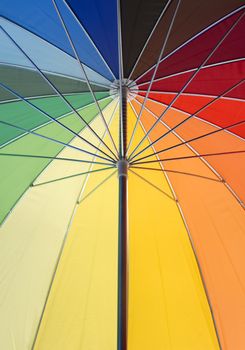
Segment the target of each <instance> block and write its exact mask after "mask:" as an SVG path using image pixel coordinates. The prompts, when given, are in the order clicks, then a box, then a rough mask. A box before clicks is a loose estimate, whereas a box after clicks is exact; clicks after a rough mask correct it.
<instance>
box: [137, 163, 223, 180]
mask: <svg viewBox="0 0 245 350" xmlns="http://www.w3.org/2000/svg"><path fill="white" fill-rule="evenodd" d="M131 169H142V170H153V171H161V172H163V171H165V172H166V173H174V174H180V175H189V176H195V177H199V178H201V179H205V180H211V181H215V182H222V181H221V180H219V179H214V178H212V177H208V176H203V175H199V174H194V173H189V172H185V171H178V170H172V169H166V168H164V170H163V169H159V168H149V167H142V166H133V165H132V166H131Z"/></svg>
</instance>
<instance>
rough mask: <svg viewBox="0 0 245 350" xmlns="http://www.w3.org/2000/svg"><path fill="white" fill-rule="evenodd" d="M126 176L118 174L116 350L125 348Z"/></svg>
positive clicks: (126, 285)
mask: <svg viewBox="0 0 245 350" xmlns="http://www.w3.org/2000/svg"><path fill="white" fill-rule="evenodd" d="M127 181H128V180H127V176H126V175H121V176H120V175H119V239H118V350H126V349H127V299H128V298H127V294H128V292H127V290H128V283H127V275H128V274H127V270H128V268H127V265H128V259H127V255H128V249H127V247H128V235H127V231H128V230H127V229H128V227H127Z"/></svg>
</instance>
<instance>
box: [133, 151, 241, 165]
mask: <svg viewBox="0 0 245 350" xmlns="http://www.w3.org/2000/svg"><path fill="white" fill-rule="evenodd" d="M240 153H245V150H239V151H229V152H217V153H204V154H196V155H193V156H183V157H173V158H163V159H158V160H147V161H144V162H140V161H135V162H132V163H130V164H131V165H134V164H135V165H136V164H149V163H159V162H169V161H176V160H184V159H192V158H201V157H211V156H223V155H227V154H240ZM155 154H156V155H157V154H158V152H156V153H155Z"/></svg>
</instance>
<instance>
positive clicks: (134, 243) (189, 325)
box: [128, 109, 219, 350]
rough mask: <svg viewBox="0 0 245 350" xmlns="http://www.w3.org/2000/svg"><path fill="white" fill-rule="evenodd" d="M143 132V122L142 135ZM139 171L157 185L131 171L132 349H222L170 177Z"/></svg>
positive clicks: (130, 309)
mask: <svg viewBox="0 0 245 350" xmlns="http://www.w3.org/2000/svg"><path fill="white" fill-rule="evenodd" d="M132 113H133V112H132V110H131V109H130V110H129V120H133V114H132ZM142 132H143V131H142V130H140V128H139V129H138V133H137V134H136V139H137V140H138V141H139V140H140V139H141V138H142V136H143V134H142ZM136 139H135V141H136ZM134 171H135V172H136V173H137V174H138V175H140V176H142V177H143V178H144V179H146V180H147V181H148V182H151V183H152V184H153V185H154V186H155V187H153V186H152V185H151V184H149V183H147V182H146V181H145V180H144V179H143V178H139V177H138V176H137V175H135V174H133V173H131V172H130V173H129V189H128V193H129V195H128V197H129V204H128V206H129V233H130V245H129V246H130V253H129V261H130V264H129V330H128V332H129V334H128V338H129V339H128V341H129V347H128V349H129V350H138V349H140V350H160V349H164V350H168V349H169V350H214V349H218V348H219V347H218V343H217V338H216V334H215V330H214V326H213V322H212V317H211V313H210V310H209V306H208V302H207V299H206V295H205V292H204V289H203V285H202V281H201V278H200V275H199V271H198V268H197V264H196V261H195V258H194V254H193V251H192V248H191V245H190V242H189V238H188V235H187V232H186V228H185V226H184V223H183V221H182V218H181V215H180V212H179V210H178V207H177V204H176V202H175V201H174V200H173V199H171V198H169V195H171V191H170V188H169V186H168V183H167V181H166V178H165V177H164V174H163V173H162V172H160V171H159V172H158V171H149V170H135V169H134ZM156 187H158V188H159V189H157V188H156ZM164 192H165V193H164Z"/></svg>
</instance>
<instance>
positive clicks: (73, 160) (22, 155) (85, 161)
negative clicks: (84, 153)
mask: <svg viewBox="0 0 245 350" xmlns="http://www.w3.org/2000/svg"><path fill="white" fill-rule="evenodd" d="M1 156H3V157H4V156H5V157H17V158H18V157H20V158H36V159H50V160H61V161H67V162H77V163H88V164H101V165H108V166H111V164H110V163H103V162H95V161H90V160H84V159H74V158H63V157H62V158H61V157H60V158H59V157H51V156H46V155H35V154H21V153H0V157H1Z"/></svg>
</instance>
